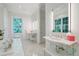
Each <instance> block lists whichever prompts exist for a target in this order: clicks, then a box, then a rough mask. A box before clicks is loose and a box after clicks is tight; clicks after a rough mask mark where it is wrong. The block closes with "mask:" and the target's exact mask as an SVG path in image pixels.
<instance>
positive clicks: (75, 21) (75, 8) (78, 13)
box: [71, 3, 79, 56]
mask: <svg viewBox="0 0 79 59" xmlns="http://www.w3.org/2000/svg"><path fill="white" fill-rule="evenodd" d="M78 26H79V3H72V4H71V32H72V33H74V34H75V35H76V39H77V40H78V41H79V27H78ZM78 43H79V42H78ZM77 48H78V49H77V54H76V55H78V56H79V45H78V46H77Z"/></svg>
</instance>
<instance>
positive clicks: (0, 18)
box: [0, 4, 3, 29]
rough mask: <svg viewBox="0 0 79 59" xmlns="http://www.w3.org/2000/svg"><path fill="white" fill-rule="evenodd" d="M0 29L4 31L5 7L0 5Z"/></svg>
mask: <svg viewBox="0 0 79 59" xmlns="http://www.w3.org/2000/svg"><path fill="white" fill-rule="evenodd" d="M0 29H3V7H2V5H1V4H0Z"/></svg>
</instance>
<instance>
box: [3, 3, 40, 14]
mask: <svg viewBox="0 0 79 59" xmlns="http://www.w3.org/2000/svg"><path fill="white" fill-rule="evenodd" d="M5 5H6V7H7V9H8V11H9V12H13V13H18V14H27V15H32V14H33V13H34V12H35V11H37V10H38V8H39V3H6V4H5Z"/></svg>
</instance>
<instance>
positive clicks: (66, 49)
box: [0, 3, 79, 56]
mask: <svg viewBox="0 0 79 59" xmlns="http://www.w3.org/2000/svg"><path fill="white" fill-rule="evenodd" d="M78 13H79V3H0V56H79V51H78V50H79V36H78V35H79V31H78V25H79V23H78V22H79V20H78V19H79V16H78V15H79V14H78Z"/></svg>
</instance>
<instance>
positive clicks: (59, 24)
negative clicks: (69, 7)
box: [53, 17, 68, 33]
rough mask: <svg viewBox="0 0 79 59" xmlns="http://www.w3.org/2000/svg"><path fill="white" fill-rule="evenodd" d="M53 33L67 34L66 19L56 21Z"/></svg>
mask: <svg viewBox="0 0 79 59" xmlns="http://www.w3.org/2000/svg"><path fill="white" fill-rule="evenodd" d="M54 22H55V29H54V30H53V32H65V33H66V32H68V17H63V18H59V19H56V20H55V21H54Z"/></svg>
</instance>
